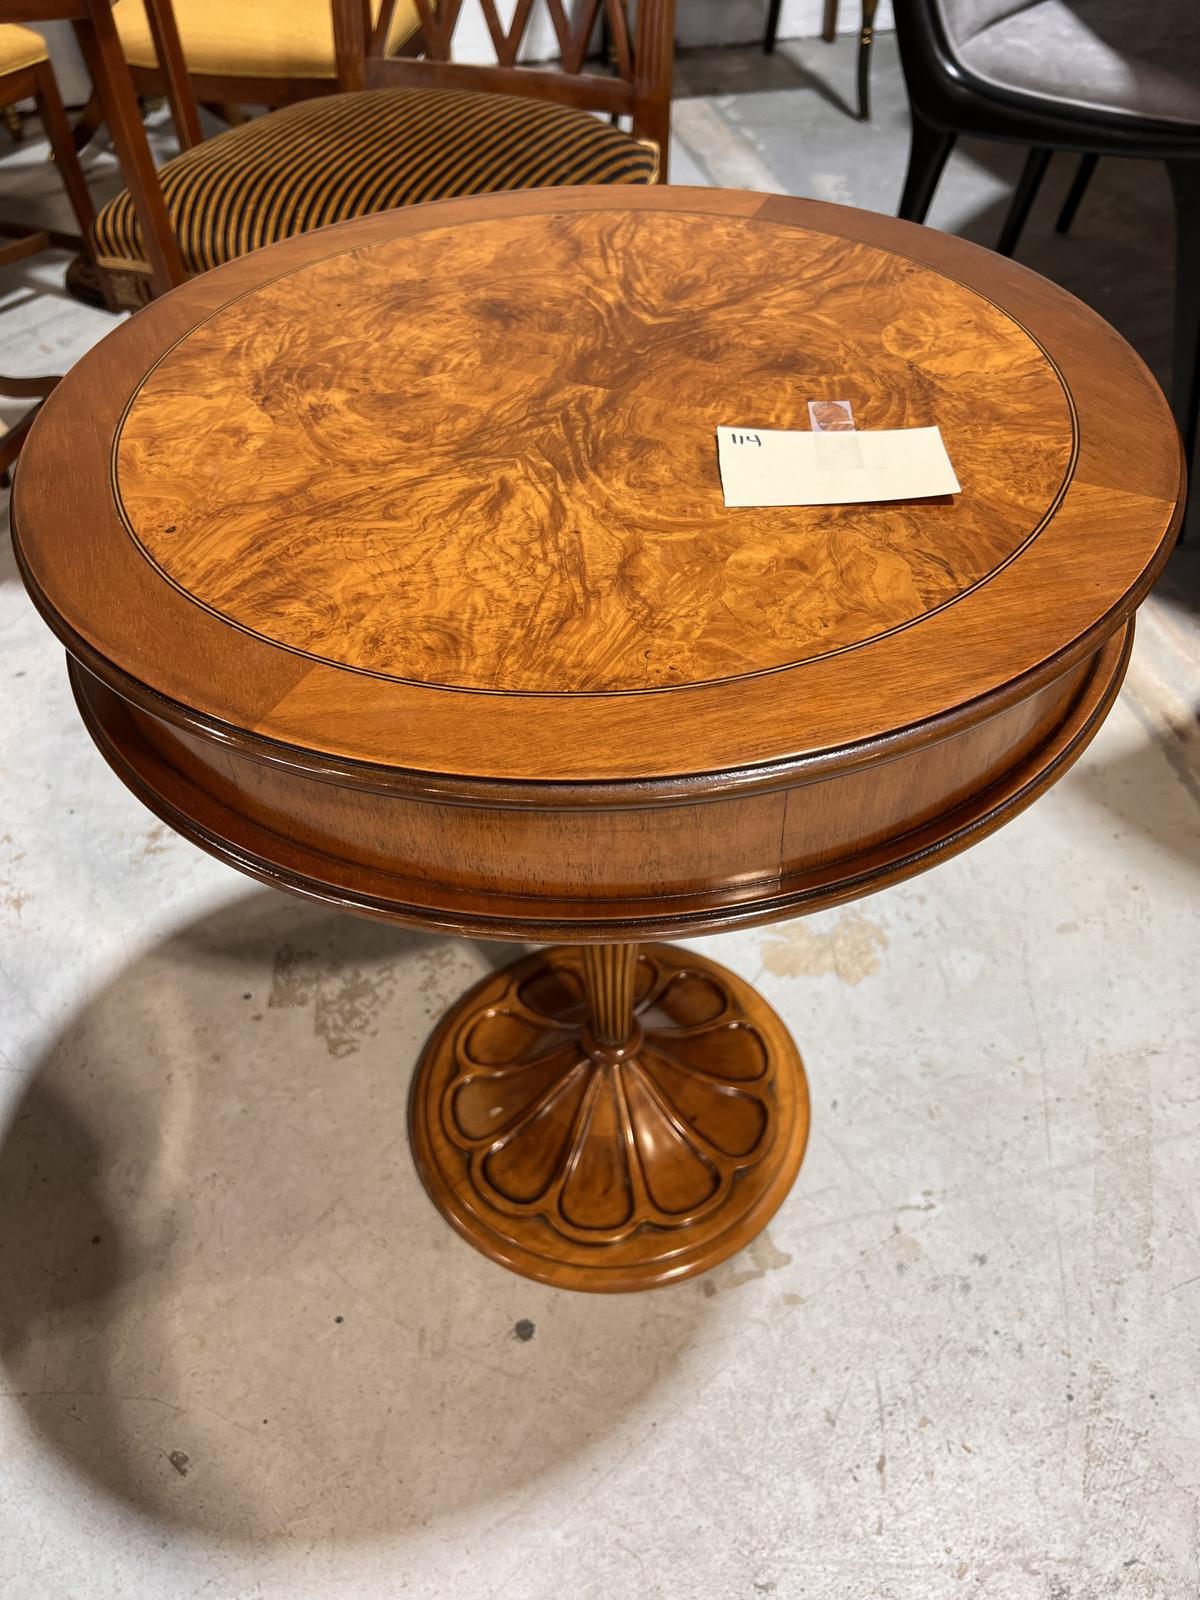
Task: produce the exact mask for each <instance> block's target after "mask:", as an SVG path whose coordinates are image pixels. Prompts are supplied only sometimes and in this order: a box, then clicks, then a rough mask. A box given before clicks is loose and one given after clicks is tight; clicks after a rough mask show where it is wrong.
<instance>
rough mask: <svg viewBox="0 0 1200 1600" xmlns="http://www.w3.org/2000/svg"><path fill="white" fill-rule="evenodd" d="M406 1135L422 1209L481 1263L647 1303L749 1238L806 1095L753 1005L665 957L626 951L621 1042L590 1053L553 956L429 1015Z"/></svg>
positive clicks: (695, 959) (668, 950)
mask: <svg viewBox="0 0 1200 1600" xmlns="http://www.w3.org/2000/svg"><path fill="white" fill-rule="evenodd" d="M409 1125H410V1132H411V1137H412V1146H413V1153H414V1156H415V1158H416V1162H417V1167H418V1169H419V1171H420V1173H421V1177H422V1179H423V1181H424V1183H425V1187H426V1188H427V1189H428V1191H429V1193H430V1195H431V1197H432V1198H433V1201H434V1203H435V1205H437V1206H438V1208H439V1209H440V1210H441V1211H442V1212H443V1214H444V1215H445V1216H446V1217H447V1218H448V1219H449V1220H450V1222H452V1223H453V1225H454V1226H455V1227H456V1228H457V1229H458V1231H459V1232H460V1233H461V1234H462V1235H463V1236H464V1237H465V1238H466V1239H469V1240H470V1242H471V1243H472V1244H473V1245H475V1246H476V1248H477V1249H479V1250H482V1251H483V1252H484V1254H485V1255H488V1256H490V1257H491V1258H492V1259H493V1260H494V1261H499V1262H501V1263H502V1264H503V1265H504V1266H507V1267H511V1268H512V1270H513V1271H514V1272H520V1273H523V1274H524V1275H525V1276H526V1277H530V1278H537V1279H540V1280H541V1281H542V1282H543V1283H552V1284H557V1285H559V1286H560V1287H563V1288H569V1289H591V1290H622V1289H648V1288H651V1287H653V1286H654V1285H657V1284H662V1283H671V1282H674V1281H676V1280H678V1279H680V1278H687V1277H691V1276H693V1275H694V1274H695V1273H698V1272H703V1271H705V1270H706V1269H707V1268H708V1267H711V1266H715V1265H716V1263H717V1262H718V1261H723V1260H724V1259H725V1257H726V1256H729V1255H732V1254H733V1253H734V1251H735V1250H740V1249H741V1248H742V1246H743V1245H746V1244H748V1243H749V1242H750V1240H751V1239H753V1238H754V1236H755V1235H756V1234H757V1233H758V1232H759V1231H760V1229H762V1228H763V1227H764V1226H765V1225H766V1223H767V1222H768V1220H769V1219H770V1217H771V1215H772V1214H773V1212H774V1211H775V1210H776V1208H777V1207H778V1206H779V1205H780V1203H781V1202H782V1200H783V1199H784V1197H785V1195H786V1194H787V1192H788V1190H789V1188H790V1187H791V1184H792V1180H793V1179H794V1178H795V1176H796V1172H797V1171H798V1169H799V1166H800V1162H801V1160H802V1158H803V1156H804V1146H805V1142H806V1140H807V1138H808V1088H807V1084H806V1082H805V1077H804V1067H803V1063H802V1062H801V1060H800V1054H799V1051H798V1050H797V1049H796V1046H795V1045H794V1044H793V1043H792V1040H791V1037H790V1035H789V1034H788V1032H787V1030H786V1028H785V1027H784V1026H783V1023H782V1022H781V1021H780V1020H779V1018H778V1017H777V1016H776V1015H775V1013H774V1012H773V1011H772V1010H771V1008H770V1007H769V1006H768V1005H767V1003H766V1002H765V1001H764V1000H763V999H762V998H761V997H760V996H759V995H758V994H756V993H755V991H754V990H753V989H752V988H751V987H750V986H749V985H748V984H746V983H743V982H742V980H741V979H740V978H738V977H736V976H735V975H734V974H733V973H731V972H727V971H726V970H725V968H724V967H720V966H718V965H717V964H716V962H713V961H709V960H707V959H706V958H705V957H704V956H699V955H694V954H692V953H691V952H690V951H685V950H680V949H675V948H674V947H672V946H671V945H661V944H652V945H643V946H642V947H641V950H640V952H639V954H638V960H637V967H636V973H635V985H634V1030H633V1033H632V1036H631V1037H630V1039H629V1040H628V1042H627V1043H626V1044H625V1045H624V1046H622V1047H608V1046H604V1045H602V1044H600V1043H598V1042H597V1041H596V1039H595V1038H594V1037H593V1035H592V1034H591V1032H590V1030H589V1029H588V1026H587V1005H586V1001H585V997H584V978H583V972H582V965H581V953H580V950H579V949H578V948H577V947H575V946H570V945H556V946H554V947H552V948H551V949H548V950H542V951H538V952H536V953H535V954H533V955H530V956H525V957H524V958H523V959H521V960H520V961H515V962H513V964H512V965H511V966H508V967H505V968H504V969H503V970H502V971H501V972H497V973H495V974H494V975H493V976H491V977H489V978H485V979H484V980H483V981H482V982H481V983H478V984H476V986H475V987H474V988H473V989H472V990H470V992H469V993H468V994H466V995H464V996H463V998H462V999H461V1000H459V1001H458V1002H457V1004H456V1005H454V1006H453V1007H452V1008H451V1010H450V1011H449V1012H447V1014H446V1016H445V1017H444V1018H443V1019H442V1021H441V1023H440V1024H439V1025H438V1028H437V1030H436V1032H435V1033H434V1035H433V1037H432V1038H431V1039H430V1041H429V1043H428V1044H427V1045H426V1047H425V1051H424V1054H423V1055H422V1057H421V1061H420V1064H419V1066H418V1068H417V1074H416V1077H415V1079H414V1081H413V1088H412V1098H411V1101H410V1104H409Z"/></svg>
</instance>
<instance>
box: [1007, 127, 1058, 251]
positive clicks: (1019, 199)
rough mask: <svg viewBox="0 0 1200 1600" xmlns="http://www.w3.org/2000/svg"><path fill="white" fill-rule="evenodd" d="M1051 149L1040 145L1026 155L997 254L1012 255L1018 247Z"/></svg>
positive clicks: (1047, 164)
mask: <svg viewBox="0 0 1200 1600" xmlns="http://www.w3.org/2000/svg"><path fill="white" fill-rule="evenodd" d="M1050 155H1051V152H1050V151H1049V150H1043V149H1040V148H1039V147H1038V146H1036V145H1035V146H1034V148H1033V149H1032V150H1031V151H1030V152H1029V154H1028V155H1027V156H1026V157H1025V166H1024V169H1023V171H1022V173H1021V177H1020V181H1019V182H1018V184H1017V187H1016V188H1015V189H1014V190H1013V197H1012V199H1011V201H1010V202H1009V206H1008V215H1007V216H1006V217H1005V219H1004V226H1003V227H1002V228H1001V230H1000V238H999V240H998V241H997V244H996V254H997V255H1001V256H1011V255H1012V253H1013V251H1014V250H1015V249H1016V248H1017V240H1018V239H1019V238H1020V237H1021V230H1022V229H1023V228H1024V226H1025V223H1026V222H1027V220H1028V218H1029V213H1030V211H1031V210H1032V209H1033V202H1034V201H1035V200H1036V199H1037V192H1038V190H1039V189H1040V188H1041V186H1042V179H1043V178H1044V177H1045V176H1046V168H1047V167H1048V166H1049V165H1050Z"/></svg>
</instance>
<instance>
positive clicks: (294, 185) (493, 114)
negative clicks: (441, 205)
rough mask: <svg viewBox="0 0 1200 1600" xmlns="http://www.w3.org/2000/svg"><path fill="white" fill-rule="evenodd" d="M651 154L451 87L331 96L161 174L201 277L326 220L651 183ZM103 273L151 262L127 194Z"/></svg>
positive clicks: (107, 235) (544, 107)
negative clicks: (496, 194)
mask: <svg viewBox="0 0 1200 1600" xmlns="http://www.w3.org/2000/svg"><path fill="white" fill-rule="evenodd" d="M657 170H658V155H657V152H656V151H655V149H654V147H653V146H652V145H649V144H645V143H642V142H640V141H638V140H636V139H633V138H631V137H630V136H629V135H628V134H626V133H623V132H622V131H621V130H620V129H619V128H614V127H613V126H612V125H611V124H610V123H608V122H604V121H601V120H600V119H599V118H598V117H593V116H590V115H589V114H588V113H587V112H584V111H577V110H574V109H573V108H571V107H568V106H558V105H550V104H547V103H545V102H543V101H539V100H531V99H520V98H517V97H516V96H514V95H498V94H478V93H474V92H463V91H460V90H445V89H368V90H363V91H361V92H359V93H356V94H339V95H323V96H321V97H320V98H319V99H315V100H305V101H303V102H301V103H300V104H299V105H294V106H287V107H285V108H284V109H283V110H281V111H274V112H272V113H271V114H270V115H269V116H265V117H259V118H256V119H255V120H254V121H252V122H247V123H244V124H243V125H242V126H241V127H239V128H232V129H230V131H229V132H228V133H223V134H220V135H219V136H218V137H217V138H215V139H207V140H205V142H204V143H203V144H199V145H196V146H195V147H194V148H193V149H191V150H187V151H185V152H184V153H183V155H181V156H177V157H176V159H175V160H174V161H170V162H168V163H167V164H166V165H165V166H164V167H162V168H160V170H159V174H158V177H159V182H160V183H161V185H162V190H163V195H164V198H165V200H166V203H167V210H168V213H169V215H170V217H171V221H172V223H173V225H174V228H175V234H176V237H177V238H178V240H179V247H180V251H181V253H182V255H183V260H184V264H185V266H186V267H187V268H188V270H189V271H191V272H205V271H207V270H208V269H209V268H210V267H216V266H220V264H221V263H222V262H224V261H231V260H233V258H234V257H236V256H241V255H245V254H246V253H247V252H248V251H250V250H257V249H260V248H261V247H262V246H263V245H267V244H273V243H274V242H275V241H276V240H278V239H287V238H290V237H291V236H292V235H293V234H297V233H307V232H309V231H310V230H311V229H313V228H321V227H324V226H325V225H326V224H327V223H330V222H342V221H344V220H345V219H347V218H348V217H362V216H367V215H369V214H370V213H372V212H375V211H387V210H390V209H391V208H392V207H394V206H407V205H415V204H417V203H418V202H419V201H423V200H442V199H446V198H449V197H450V196H453V195H467V194H488V193H491V192H493V191H497V190H503V189H535V188H545V187H550V186H554V185H558V184H571V183H617V184H620V183H653V182H654V179H655V177H656V175H657ZM93 237H94V243H95V246H96V254H97V258H98V260H99V263H100V265H101V266H110V267H124V268H129V267H131V266H133V267H134V268H135V270H136V269H137V268H138V266H139V264H143V263H144V261H145V253H144V249H143V245H142V235H141V228H140V227H139V226H138V223H137V220H136V218H135V217H134V214H133V204H132V202H131V200H130V197H129V193H128V191H126V192H125V193H123V194H120V195H118V196H117V197H116V199H115V200H112V201H110V202H109V203H108V205H106V206H105V207H104V209H103V210H102V211H101V212H100V214H99V216H98V217H97V219H96V224H95V229H94V235H93Z"/></svg>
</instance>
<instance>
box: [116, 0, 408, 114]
mask: <svg viewBox="0 0 1200 1600" xmlns="http://www.w3.org/2000/svg"><path fill="white" fill-rule="evenodd" d="M174 5H175V20H176V23H177V25H178V28H179V38H180V42H181V44H182V47H183V54H184V59H185V60H186V62H187V69H188V77H189V79H190V80H191V86H192V93H193V94H194V95H195V97H196V99H197V100H198V101H199V102H200V103H201V104H202V105H206V104H211V105H219V106H229V107H233V106H272V107H273V106H284V105H291V104H292V103H293V102H295V101H297V100H311V99H312V98H313V96H314V95H318V94H333V93H336V92H337V89H338V86H339V85H338V65H337V54H336V48H335V41H334V30H333V17H332V12H331V8H330V3H329V0H174ZM113 16H114V17H115V19H116V24H117V35H118V37H119V38H120V41H121V49H122V52H123V54H124V56H125V59H126V61H127V62H128V63H129V69H130V72H131V74H132V77H133V86H134V88H135V89H136V90H137V92H138V93H139V94H141V95H162V94H165V93H166V87H167V86H166V78H165V75H164V71H163V68H162V65H161V63H160V59H159V54H158V49H157V47H156V43H155V30H154V27H153V25H152V21H151V16H150V12H149V11H148V9H147V7H146V5H145V4H144V0H121V3H120V4H119V5H118V6H116V8H115V10H114V12H113ZM420 27H421V22H420V17H419V16H418V14H417V7H416V0H374V4H373V15H372V25H371V49H372V52H373V53H379V54H382V55H395V54H397V53H400V52H404V51H405V50H406V48H411V47H414V46H415V45H416V44H417V43H418V42H419V35H420Z"/></svg>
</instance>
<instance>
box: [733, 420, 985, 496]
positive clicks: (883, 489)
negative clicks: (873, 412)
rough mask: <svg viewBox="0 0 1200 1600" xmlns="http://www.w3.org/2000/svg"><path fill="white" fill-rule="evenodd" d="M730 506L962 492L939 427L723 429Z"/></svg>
mask: <svg viewBox="0 0 1200 1600" xmlns="http://www.w3.org/2000/svg"><path fill="white" fill-rule="evenodd" d="M717 460H718V464H719V466H720V469H721V487H722V489H723V490H724V493H725V504H726V505H727V506H731V507H736V506H838V505H857V504H865V503H868V502H874V501H879V500H924V499H928V498H930V497H931V496H933V495H942V494H958V493H960V492H961V491H960V488H959V482H958V479H957V478H956V477H955V475H954V468H953V467H952V466H951V464H950V457H949V456H948V455H947V454H946V447H945V445H944V444H943V443H942V435H941V432H940V430H939V429H937V428H887V429H880V430H879V431H878V432H876V433H862V432H854V431H852V430H850V431H842V430H840V429H839V430H834V431H830V432H822V433H806V432H789V431H784V430H781V429H771V428H731V427H725V426H722V427H719V428H718V429H717Z"/></svg>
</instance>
